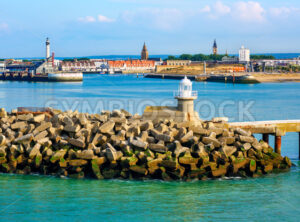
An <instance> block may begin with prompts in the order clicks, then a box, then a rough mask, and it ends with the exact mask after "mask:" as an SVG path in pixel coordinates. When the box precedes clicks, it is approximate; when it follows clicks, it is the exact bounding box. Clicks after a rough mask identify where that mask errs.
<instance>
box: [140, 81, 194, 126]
mask: <svg viewBox="0 0 300 222" xmlns="http://www.w3.org/2000/svg"><path fill="white" fill-rule="evenodd" d="M192 85H193V83H192V82H191V80H189V79H188V78H187V77H186V76H185V77H184V79H182V80H181V81H180V83H179V88H178V90H177V91H175V92H174V96H175V99H177V106H147V107H146V108H145V110H144V113H143V116H142V118H143V119H144V120H166V119H172V120H174V121H176V122H185V121H188V122H193V123H194V124H197V123H199V122H200V121H199V120H200V118H199V114H198V112H196V111H195V110H194V100H195V99H197V95H198V92H197V91H193V88H192Z"/></svg>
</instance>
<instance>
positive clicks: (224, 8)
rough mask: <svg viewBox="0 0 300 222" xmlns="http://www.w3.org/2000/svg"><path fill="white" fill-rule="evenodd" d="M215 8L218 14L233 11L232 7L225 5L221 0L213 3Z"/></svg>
mask: <svg viewBox="0 0 300 222" xmlns="http://www.w3.org/2000/svg"><path fill="white" fill-rule="evenodd" d="M213 10H214V13H215V14H216V15H217V16H222V15H226V14H228V13H230V11H231V9H230V7H229V6H227V5H224V4H223V3H222V2H221V1H217V2H216V3H215V4H214V5H213Z"/></svg>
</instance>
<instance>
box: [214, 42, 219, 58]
mask: <svg viewBox="0 0 300 222" xmlns="http://www.w3.org/2000/svg"><path fill="white" fill-rule="evenodd" d="M213 54H214V55H217V54H218V46H217V41H216V40H215V41H214V45H213Z"/></svg>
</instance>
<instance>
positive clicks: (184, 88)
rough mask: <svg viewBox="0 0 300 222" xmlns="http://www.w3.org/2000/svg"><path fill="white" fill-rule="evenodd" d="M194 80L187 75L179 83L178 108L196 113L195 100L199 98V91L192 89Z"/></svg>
mask: <svg viewBox="0 0 300 222" xmlns="http://www.w3.org/2000/svg"><path fill="white" fill-rule="evenodd" d="M192 85H193V83H192V81H191V80H189V79H188V78H187V77H186V76H185V77H184V79H183V80H181V81H180V83H179V89H178V91H177V92H175V98H176V99H177V101H178V105H177V109H178V110H179V111H181V112H185V113H194V100H195V99H197V94H198V93H197V91H193V89H192Z"/></svg>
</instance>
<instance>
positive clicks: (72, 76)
mask: <svg viewBox="0 0 300 222" xmlns="http://www.w3.org/2000/svg"><path fill="white" fill-rule="evenodd" d="M0 81H26V82H81V81H83V74H82V73H80V72H52V73H47V74H37V75H31V74H29V73H28V72H7V73H2V74H1V73H0Z"/></svg>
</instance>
